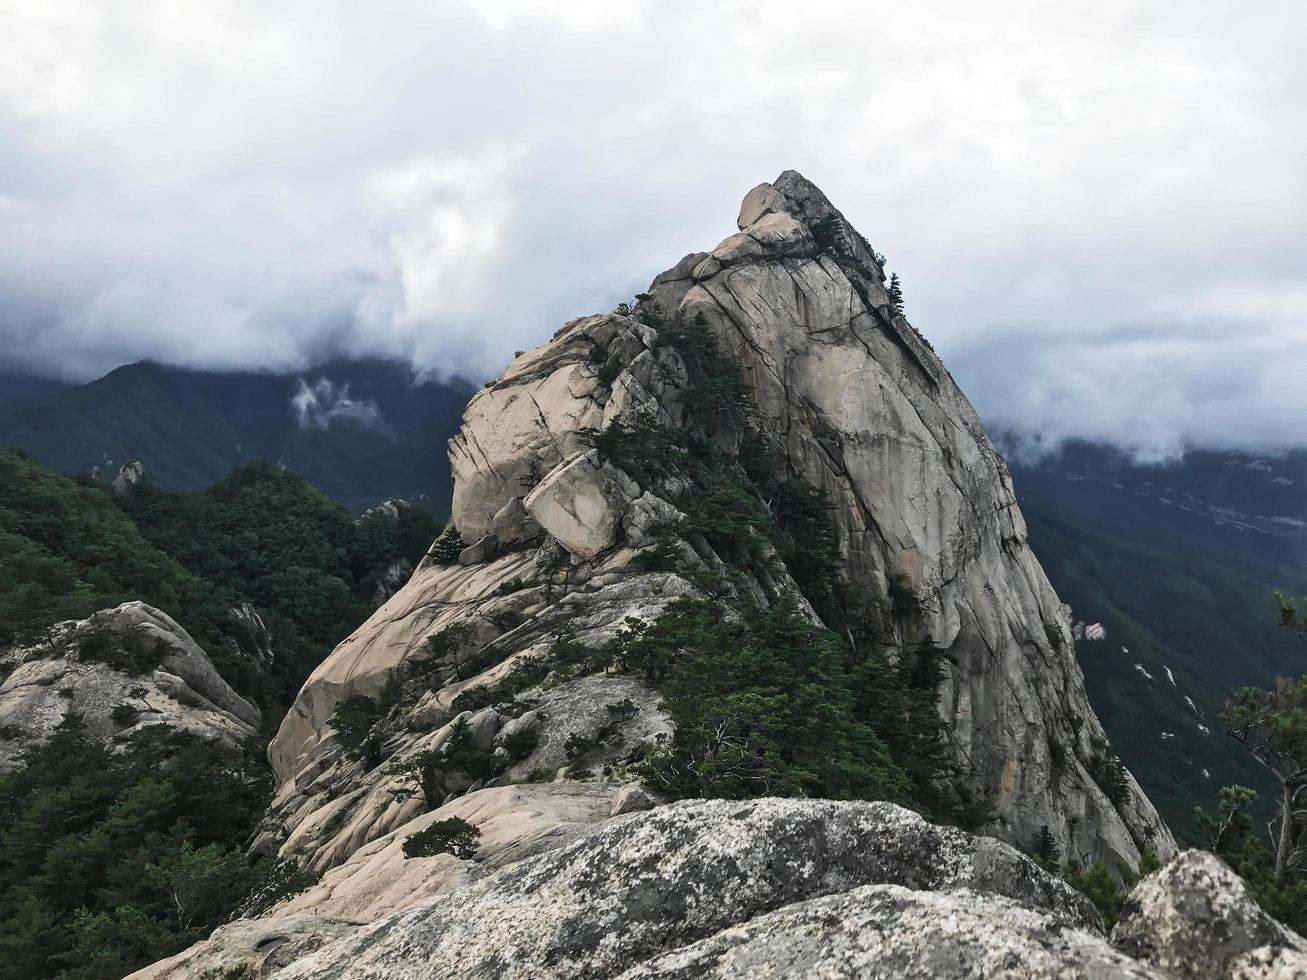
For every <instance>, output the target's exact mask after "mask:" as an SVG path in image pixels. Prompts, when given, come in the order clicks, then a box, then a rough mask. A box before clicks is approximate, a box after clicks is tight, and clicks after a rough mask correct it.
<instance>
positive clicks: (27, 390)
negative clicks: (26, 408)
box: [0, 370, 68, 405]
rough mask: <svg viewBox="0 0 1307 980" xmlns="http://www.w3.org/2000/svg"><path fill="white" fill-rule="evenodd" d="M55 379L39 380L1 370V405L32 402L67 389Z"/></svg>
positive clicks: (30, 376) (27, 375)
mask: <svg viewBox="0 0 1307 980" xmlns="http://www.w3.org/2000/svg"><path fill="white" fill-rule="evenodd" d="M67 387H68V385H66V384H64V382H62V381H55V380H54V379H53V378H37V377H33V376H32V375H29V374H20V373H18V372H16V371H3V370H0V405H4V404H7V403H16V402H24V401H30V400H32V399H34V398H41V397H43V396H45V395H50V394H53V393H54V392H56V391H61V390H63V389H64V388H67Z"/></svg>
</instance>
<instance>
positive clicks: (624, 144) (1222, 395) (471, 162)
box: [0, 0, 1307, 455]
mask: <svg viewBox="0 0 1307 980" xmlns="http://www.w3.org/2000/svg"><path fill="white" fill-rule="evenodd" d="M1304 83H1307V7H1303V6H1302V5H1301V4H1296V3H1290V2H1287V0H1270V2H1267V3H1264V4H1261V5H1259V6H1258V8H1257V13H1256V16H1250V14H1249V11H1248V8H1247V5H1246V4H1244V5H1238V4H1235V3H1233V2H1226V0H1219V2H1218V0H1196V2H1194V3H1190V4H1187V5H1185V6H1184V8H1183V9H1181V8H1177V7H1174V6H1170V5H1141V4H1139V3H1137V2H1134V0H1100V2H1095V3H1092V4H1091V3H1088V2H1084V3H1069V4H1038V3H1032V2H1024V3H1014V2H1008V3H1004V2H998V3H992V4H988V5H983V6H980V5H976V4H971V3H964V2H961V0H935V2H925V3H919V4H893V5H890V4H883V5H882V4H868V3H860V2H854V0H840V2H820V0H819V2H816V3H809V4H805V5H803V6H802V7H801V8H796V7H794V5H792V4H781V3H771V2H766V0H764V2H761V3H759V2H756V0H749V2H744V0H723V2H720V3H713V4H689V3H680V2H673V3H655V2H653V0H629V2H624V3H620V4H614V3H610V2H607V0H571V2H568V3H551V2H542V0H531V2H528V0H432V2H424V3H393V2H388V0H382V2H380V3H375V4H367V5H358V4H345V3H340V2H325V0H324V2H318V0H313V2H310V0H287V2H284V3H279V4H272V5H270V4H264V3H258V2H255V0H238V2H234V3H223V4H189V5H180V6H179V5H177V4H173V3H167V2H163V0H143V2H140V3H135V4H132V5H129V6H120V5H106V4H101V3H95V2H93V0H47V2H44V3H41V4H30V3H21V2H19V0H0V343H3V344H4V348H5V350H6V351H7V352H8V353H7V355H6V357H7V360H9V361H10V362H11V363H12V364H14V365H16V366H20V367H27V368H30V369H35V370H41V371H48V372H53V373H57V374H58V375H60V376H63V377H69V378H86V377H89V376H91V375H94V374H96V373H99V372H102V371H104V370H106V369H108V368H110V367H113V366H115V365H116V364H119V363H122V362H124V361H130V360H136V359H140V358H143V357H152V358H155V359H159V360H164V361H170V362H175V363H182V364H187V365H194V366H201V367H207V368H223V367H242V368H251V367H252V368H292V369H299V368H303V367H305V366H307V365H310V364H312V363H314V362H316V361H318V360H321V359H324V358H326V357H329V356H338V355H345V356H349V355H369V356H385V357H397V358H403V359H407V360H410V361H412V362H413V363H414V364H415V365H416V366H417V367H419V368H420V369H422V370H423V371H426V372H430V373H435V374H441V373H450V372H463V373H466V374H469V375H471V376H474V377H475V376H491V375H493V374H494V373H496V372H497V371H498V370H499V368H500V367H501V366H502V364H503V363H504V362H505V361H506V360H507V358H508V357H510V356H511V354H512V352H513V351H514V350H517V349H522V348H526V347H530V346H534V345H536V344H538V343H540V342H542V341H543V340H545V339H546V338H547V337H548V336H549V335H550V333H552V331H553V330H554V329H555V328H556V326H557V325H558V324H559V323H561V322H563V321H565V320H567V319H569V318H571V317H573V316H576V315H579V314H581V313H585V312H592V311H595V310H601V309H607V308H611V307H612V306H613V305H614V304H615V303H616V302H618V301H620V300H622V299H626V298H629V297H630V295H631V294H633V293H634V292H636V291H638V290H640V289H642V288H643V287H644V286H645V285H646V284H647V283H648V281H649V279H650V278H651V277H652V276H653V275H654V274H656V273H657V272H658V271H660V270H661V269H663V268H666V267H667V266H669V265H671V264H672V263H673V262H675V260H676V259H678V258H679V257H680V256H681V255H683V254H685V253H686V252H689V251H692V250H695V249H702V248H707V247H711V246H712V245H713V244H715V243H716V241H718V240H719V239H720V238H722V237H723V236H724V235H726V234H727V233H729V232H730V231H731V230H732V229H733V220H734V217H735V207H736V205H737V203H738V201H739V198H740V197H741V195H742V194H743V193H744V192H745V191H746V190H747V189H748V188H749V187H751V186H752V185H753V184H755V183H757V182H759V181H761V180H767V179H771V178H772V177H774V176H775V175H776V174H777V173H778V172H779V171H780V170H782V169H784V168H786V167H794V168H797V169H799V170H802V171H803V172H804V173H806V174H807V175H808V176H809V177H810V178H812V179H813V180H815V181H816V182H817V183H818V184H820V185H821V186H822V187H823V188H824V189H825V190H826V191H827V193H828V194H829V195H830V196H831V198H832V199H833V200H834V201H835V202H836V203H837V204H838V205H839V206H840V207H841V208H842V209H843V210H844V211H845V212H846V213H847V214H848V216H849V217H850V219H851V220H852V221H853V222H854V223H855V224H856V225H857V226H858V227H859V228H860V230H862V231H863V233H864V234H866V236H867V237H868V238H869V239H870V240H871V242H872V244H873V245H874V246H875V247H876V248H877V249H879V250H881V251H883V252H885V253H886V254H887V255H888V256H889V260H890V267H891V268H892V269H894V270H896V271H898V272H899V273H900V274H901V275H902V276H903V278H904V282H905V288H906V292H907V301H908V312H909V315H910V316H911V318H912V319H913V321H914V322H915V323H916V324H917V325H918V326H919V327H920V328H921V329H922V331H923V332H924V333H925V334H926V335H927V336H929V337H930V338H931V340H932V341H933V343H934V344H935V346H936V348H937V349H938V350H939V351H940V352H941V354H942V355H943V357H944V359H945V361H946V363H947V364H948V366H949V367H950V369H951V370H952V371H953V372H954V374H955V376H956V377H957V378H958V380H959V382H960V383H961V384H962V385H963V387H964V388H965V389H966V390H967V392H968V394H969V395H970V396H971V397H972V399H973V401H975V402H976V404H977V407H978V408H979V410H980V411H981V413H982V414H983V415H984V416H985V417H986V418H987V419H990V420H993V421H996V422H1000V423H1003V424H1015V425H1019V426H1022V427H1025V428H1032V429H1035V430H1037V431H1039V432H1041V433H1043V434H1045V435H1046V436H1047V437H1049V438H1051V439H1056V438H1058V437H1061V436H1068V435H1079V436H1088V437H1096V438H1107V439H1111V440H1115V441H1117V442H1120V443H1121V444H1123V445H1128V446H1131V447H1132V448H1135V449H1137V450H1139V451H1140V452H1142V453H1145V454H1151V455H1157V454H1162V455H1165V454H1167V453H1172V452H1175V451H1177V449H1178V448H1180V447H1183V446H1184V445H1186V444H1188V443H1195V442H1196V443H1201V444H1244V443H1251V442H1255V443H1258V444H1266V445H1283V444H1297V443H1302V442H1303V441H1304V437H1303V434H1302V433H1301V432H1300V431H1298V429H1297V427H1296V426H1295V425H1294V424H1293V420H1294V419H1301V418H1303V417H1304V414H1305V413H1304V410H1305V409H1307V385H1303V384H1302V383H1301V379H1302V378H1303V377H1304V376H1307V345H1305V344H1304V340H1307V275H1305V274H1304V271H1303V270H1304V269H1307V182H1304V181H1303V179H1302V174H1303V173H1304V172H1307V129H1305V128H1304V127H1303V126H1302V125H1301V101H1302V96H1301V93H1302V91H1303V90H1304Z"/></svg>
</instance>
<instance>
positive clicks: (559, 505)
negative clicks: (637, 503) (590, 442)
mask: <svg viewBox="0 0 1307 980" xmlns="http://www.w3.org/2000/svg"><path fill="white" fill-rule="evenodd" d="M639 494H640V490H639V487H638V486H636V484H635V482H634V481H633V480H632V479H631V478H630V477H629V476H627V475H626V474H625V473H623V472H622V471H621V470H619V469H618V468H617V467H615V466H612V465H611V464H609V463H605V462H603V461H601V460H600V458H599V452H598V451H597V450H594V449H591V450H590V451H589V452H587V453H582V454H581V455H579V456H577V457H575V458H574V459H570V460H568V461H566V462H564V463H562V464H560V465H558V466H557V467H555V468H554V469H553V470H551V471H550V472H549V474H548V475H547V476H546V477H545V478H544V479H543V480H541V481H540V483H539V484H537V485H536V487H535V488H534V489H533V490H532V491H531V492H530V493H529V494H527V497H526V500H525V501H524V503H525V505H526V509H527V511H528V513H530V515H531V516H532V517H533V518H535V520H536V521H537V522H538V523H539V524H540V526H541V527H543V528H544V529H545V530H546V531H548V532H549V533H550V534H551V535H553V537H554V539H555V540H556V541H558V543H559V544H561V545H562V546H563V547H564V548H566V549H567V550H568V551H570V552H571V553H572V554H574V555H577V556H578V557H580V558H593V557H595V556H596V555H598V554H599V553H600V552H601V551H606V550H607V549H609V548H611V547H612V546H613V545H614V544H616V543H617V535H618V532H619V530H620V528H621V526H622V518H623V517H624V516H625V515H626V508H627V507H628V506H630V504H631V501H633V500H634V499H635V498H636V497H637V496H639Z"/></svg>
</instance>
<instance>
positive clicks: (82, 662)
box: [0, 602, 260, 768]
mask: <svg viewBox="0 0 1307 980" xmlns="http://www.w3.org/2000/svg"><path fill="white" fill-rule="evenodd" d="M93 638H94V639H95V641H96V642H98V643H100V644H107V645H109V646H113V647H117V646H120V645H122V644H130V645H133V646H143V647H144V648H145V649H147V650H148V661H149V663H150V666H148V667H147V668H145V669H142V670H140V671H139V672H133V671H129V670H127V669H125V668H123V667H119V666H112V665H111V664H109V663H106V662H104V661H103V660H100V659H96V657H94V656H92V654H91V652H90V651H91V650H92V648H93V642H92V641H93ZM3 657H4V660H5V661H7V662H8V664H10V665H11V666H12V668H13V669H12V671H11V672H10V673H9V674H8V676H7V677H6V678H5V680H4V683H3V684H0V768H6V767H10V766H13V765H15V764H16V763H17V761H18V759H19V757H20V755H21V753H22V752H23V750H24V748H26V747H27V746H28V745H30V744H32V743H33V742H41V741H44V740H45V739H46V738H48V737H49V736H50V734H51V733H52V732H53V731H54V729H55V728H56V727H57V726H58V725H59V724H60V722H62V721H63V719H64V717H65V716H66V715H68V714H70V713H71V714H77V715H80V716H81V718H82V724H83V727H84V730H85V732H86V733H87V735H88V736H90V737H92V738H95V739H98V740H102V741H104V742H105V743H106V744H108V745H110V746H114V745H125V744H127V742H129V741H130V739H131V737H132V735H133V734H135V733H136V732H138V731H140V730H141V729H143V728H146V727H149V726H155V725H162V726H164V727H166V728H168V729H171V730H173V731H177V732H185V733H187V734H190V735H193V736H195V737H197V738H200V739H202V740H203V741H205V742H208V743H210V744H212V745H213V746H214V747H215V748H217V749H218V750H219V751H227V752H233V753H234V752H239V751H242V750H243V749H244V747H245V746H246V744H247V743H248V742H249V740H250V739H251V738H253V737H254V735H255V734H256V733H257V731H258V727H259V724H260V715H259V710H258V709H257V708H256V707H255V706H254V705H253V704H251V703H250V702H249V701H246V700H245V699H244V698H243V697H241V696H240V695H239V694H237V693H236V692H235V691H233V690H232V689H231V687H230V686H229V685H228V684H227V682H226V681H224V680H223V679H222V677H221V676H220V675H219V674H218V672H217V670H216V669H214V666H213V663H212V661H210V660H209V657H208V655H207V654H206V653H205V652H204V651H203V650H202V649H200V647H199V645H198V644H196V642H195V641H194V640H193V639H192V638H191V636H190V634H188V633H187V632H186V631H185V630H184V629H182V627H181V626H179V625H178V624H177V623H176V622H175V621H174V620H173V619H172V618H171V617H169V616H168V615H167V614H165V613H163V612H160V611H159V610H158V609H155V608H154V607H153V606H148V605H146V604H145V603H143V602H127V603H123V604H122V605H121V606H117V607H115V608H113V609H106V610H102V611H101V612H98V613H96V614H95V615H94V616H92V617H90V618H89V619H86V620H81V621H70V622H66V623H59V624H57V625H55V626H53V627H51V629H50V638H49V639H47V640H45V641H43V642H41V643H38V644H35V645H33V646H29V647H22V648H14V649H11V650H9V651H7V652H6V653H5V654H4V655H3Z"/></svg>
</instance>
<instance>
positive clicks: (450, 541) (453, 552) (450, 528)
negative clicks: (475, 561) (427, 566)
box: [429, 524, 467, 565]
mask: <svg viewBox="0 0 1307 980" xmlns="http://www.w3.org/2000/svg"><path fill="white" fill-rule="evenodd" d="M465 547H467V546H466V545H465V544H464V543H463V536H462V535H461V534H459V533H458V528H456V527H454V525H453V524H448V525H446V526H445V530H444V531H443V532H442V533H441V535H440V537H438V538H436V543H435V544H433V545H432V546H431V551H430V552H429V555H430V557H431V560H432V561H434V562H435V563H436V564H438V565H452V564H454V562H456V561H458V556H459V554H461V553H462V551H463V549H464V548H465Z"/></svg>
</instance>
